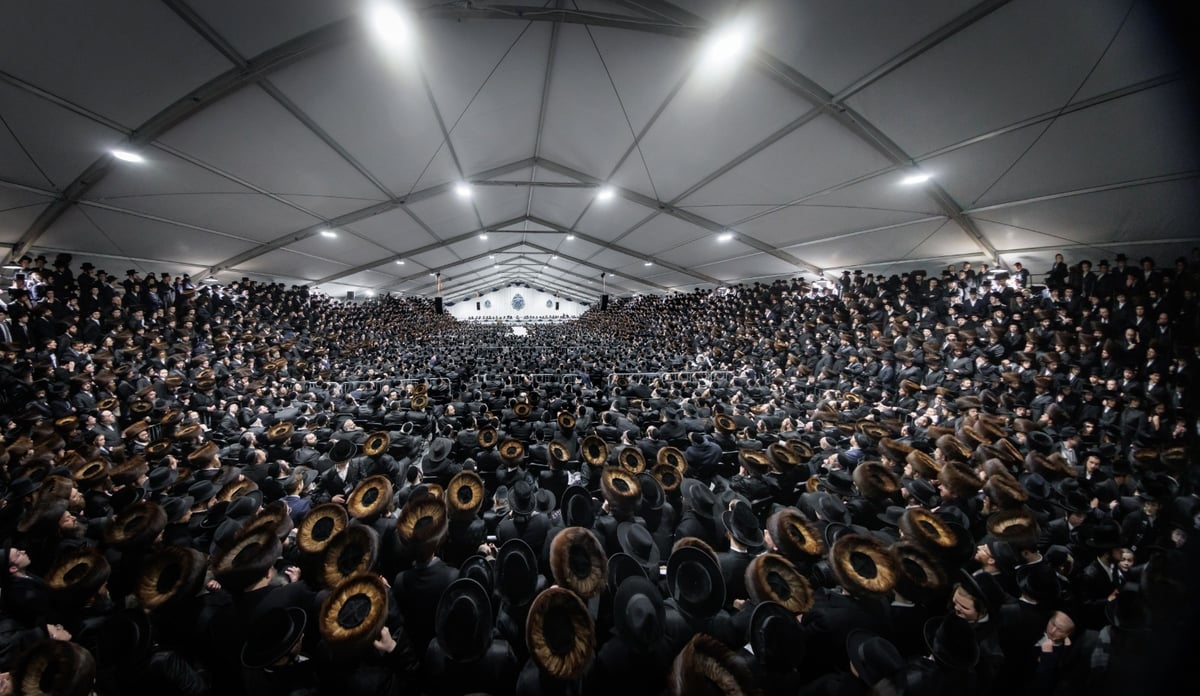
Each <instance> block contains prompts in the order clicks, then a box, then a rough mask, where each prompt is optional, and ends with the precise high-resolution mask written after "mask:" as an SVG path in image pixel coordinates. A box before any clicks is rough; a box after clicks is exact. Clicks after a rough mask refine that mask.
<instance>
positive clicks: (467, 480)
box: [446, 471, 486, 521]
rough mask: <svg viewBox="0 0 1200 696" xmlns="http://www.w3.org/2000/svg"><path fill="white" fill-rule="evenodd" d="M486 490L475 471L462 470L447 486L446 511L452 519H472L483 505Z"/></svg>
mask: <svg viewBox="0 0 1200 696" xmlns="http://www.w3.org/2000/svg"><path fill="white" fill-rule="evenodd" d="M485 493H486V490H485V488H484V485H483V479H482V478H480V477H479V474H477V473H475V472H474V471H460V472H458V473H457V474H455V475H454V478H452V479H450V486H449V487H448V488H446V512H447V514H449V515H450V519H452V520H458V521H462V520H471V519H474V518H475V516H476V515H477V514H478V513H479V510H480V508H482V507H483V502H484V495H485Z"/></svg>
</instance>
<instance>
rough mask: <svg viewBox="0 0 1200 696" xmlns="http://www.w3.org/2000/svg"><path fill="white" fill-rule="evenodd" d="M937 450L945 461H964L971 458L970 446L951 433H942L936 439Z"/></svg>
mask: <svg viewBox="0 0 1200 696" xmlns="http://www.w3.org/2000/svg"><path fill="white" fill-rule="evenodd" d="M937 448H938V451H939V452H941V453H942V458H943V459H945V460H946V461H952V462H965V461H967V460H968V459H970V458H971V448H970V447H967V446H966V445H964V444H963V443H962V441H961V440H959V439H958V438H957V437H955V436H953V435H943V436H941V437H939V438H938V439H937Z"/></svg>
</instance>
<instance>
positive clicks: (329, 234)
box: [321, 230, 337, 239]
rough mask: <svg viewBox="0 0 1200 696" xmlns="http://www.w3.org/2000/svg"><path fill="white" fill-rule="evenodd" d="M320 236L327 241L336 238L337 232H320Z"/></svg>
mask: <svg viewBox="0 0 1200 696" xmlns="http://www.w3.org/2000/svg"><path fill="white" fill-rule="evenodd" d="M321 236H322V237H325V238H327V239H333V238H334V237H336V236H337V232H334V231H333V230H321Z"/></svg>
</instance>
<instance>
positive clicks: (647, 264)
mask: <svg viewBox="0 0 1200 696" xmlns="http://www.w3.org/2000/svg"><path fill="white" fill-rule="evenodd" d="M642 265H643V266H653V265H654V262H653V261H647V262H646V263H643V264H642Z"/></svg>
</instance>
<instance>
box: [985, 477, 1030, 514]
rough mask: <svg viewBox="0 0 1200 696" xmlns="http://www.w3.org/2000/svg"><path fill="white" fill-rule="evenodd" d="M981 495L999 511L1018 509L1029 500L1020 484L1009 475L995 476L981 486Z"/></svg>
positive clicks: (1027, 494) (1026, 492)
mask: <svg viewBox="0 0 1200 696" xmlns="http://www.w3.org/2000/svg"><path fill="white" fill-rule="evenodd" d="M983 493H984V495H986V496H987V498H988V500H990V501H992V505H993V506H995V507H996V508H999V509H1001V510H1009V509H1014V508H1020V507H1021V506H1023V505H1024V504H1025V502H1026V501H1028V500H1029V492H1028V491H1026V490H1025V487H1024V486H1022V485H1021V482H1020V481H1018V480H1016V479H1015V478H1013V477H1012V476H1009V475H1004V474H997V475H995V476H991V477H989V478H988V480H987V483H985V484H983Z"/></svg>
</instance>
